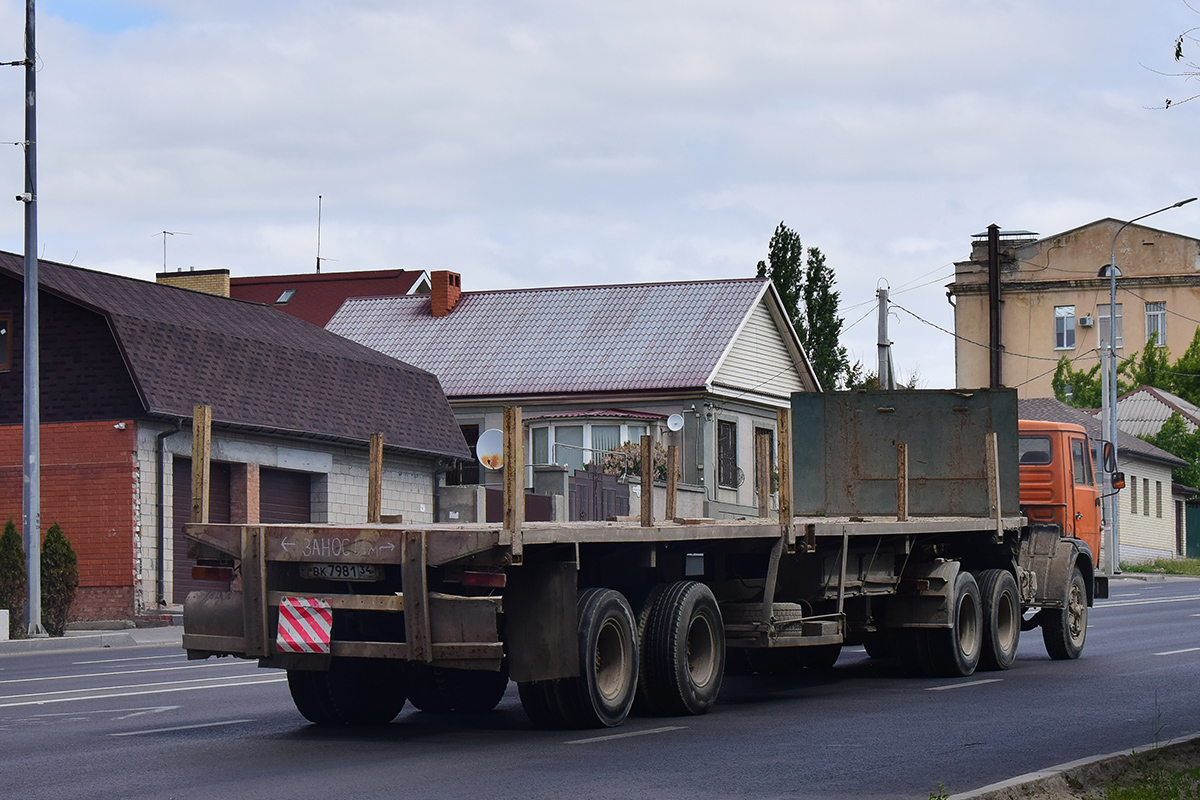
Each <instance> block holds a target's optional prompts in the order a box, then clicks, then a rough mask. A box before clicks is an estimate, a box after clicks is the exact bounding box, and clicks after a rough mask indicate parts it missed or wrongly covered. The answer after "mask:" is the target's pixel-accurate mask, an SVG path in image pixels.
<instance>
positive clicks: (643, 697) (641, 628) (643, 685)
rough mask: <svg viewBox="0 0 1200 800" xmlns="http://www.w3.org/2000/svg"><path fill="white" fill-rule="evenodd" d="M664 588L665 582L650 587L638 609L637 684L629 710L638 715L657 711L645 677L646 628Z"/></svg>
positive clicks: (665, 588) (665, 587)
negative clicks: (631, 706)
mask: <svg viewBox="0 0 1200 800" xmlns="http://www.w3.org/2000/svg"><path fill="white" fill-rule="evenodd" d="M666 590H667V584H665V583H660V584H658V585H657V586H655V587H654V588H652V589H651V590H650V592H649V593H648V594H647V595H646V597H645V598H644V599H643V600H642V603H641V605H640V607H639V609H638V685H637V693H636V695H635V696H634V699H633V709H632V711H631V712H630V713H632V714H636V715H638V716H650V715H653V714H657V713H658V710H657V709H656V708H655V705H654V700H653V699H652V698H651V697H650V688H649V684H648V682H647V679H646V675H647V674H648V673H647V669H648V668H647V666H646V653H647V652H648V651H649V648H648V647H647V646H646V630H647V628H648V627H649V626H650V613H651V612H652V611H653V610H654V604H655V603H656V602H658V598H659V597H661V596H662V593H663V592H665V591H666Z"/></svg>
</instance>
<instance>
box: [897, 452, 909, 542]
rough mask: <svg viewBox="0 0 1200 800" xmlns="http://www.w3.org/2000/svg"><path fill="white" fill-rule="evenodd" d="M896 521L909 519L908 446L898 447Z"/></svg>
mask: <svg viewBox="0 0 1200 800" xmlns="http://www.w3.org/2000/svg"><path fill="white" fill-rule="evenodd" d="M896 519H897V520H899V521H900V522H904V521H905V520H907V519H908V444H907V443H905V442H900V443H899V444H898V445H896Z"/></svg>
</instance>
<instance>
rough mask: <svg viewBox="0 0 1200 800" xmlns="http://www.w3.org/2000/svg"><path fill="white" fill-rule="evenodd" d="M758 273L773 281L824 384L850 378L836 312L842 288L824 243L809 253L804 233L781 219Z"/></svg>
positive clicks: (843, 382) (831, 386) (830, 385)
mask: <svg viewBox="0 0 1200 800" xmlns="http://www.w3.org/2000/svg"><path fill="white" fill-rule="evenodd" d="M806 255H807V260H806V259H805V256H806ZM758 277H760V278H770V279H771V282H772V283H774V284H775V290H776V291H777V292H779V299H780V300H781V301H782V303H783V310H784V313H785V314H787V316H788V319H789V320H790V321H791V323H792V326H793V327H794V328H795V329H796V335H797V336H799V337H800V343H801V344H803V345H804V350H805V352H806V353H808V358H809V361H811V362H812V366H813V371H814V372H815V373H816V375H817V380H818V381H819V382H820V384H821V387H822V388H824V389H835V388H838V387H839V386H845V385H846V384H847V383H848V382H850V381H851V380H852V378H853V376H852V375H851V370H850V359H849V357H848V356H847V354H846V348H845V347H843V346H842V345H841V344H840V343H839V337H840V336H841V333H842V325H843V320H842V318H841V317H839V316H838V313H837V309H838V300H839V294H838V292H837V291H836V290H835V289H834V284H835V280H834V275H833V269H832V268H830V266H829V265H828V263H826V261H825V254H824V253H822V252H821V250H820V248H817V247H810V248H809V249H808V252H807V254H806V253H805V250H804V247H803V245H802V243H801V241H800V234H798V233H796V232H795V231H794V230H792V229H791V228H789V227H788V226H787V225H786V224H784V223H783V222H780V223H779V225H778V227H776V228H775V233H774V235H772V236H771V241H770V244H769V245H768V250H767V259H766V260H765V261H760V262H758Z"/></svg>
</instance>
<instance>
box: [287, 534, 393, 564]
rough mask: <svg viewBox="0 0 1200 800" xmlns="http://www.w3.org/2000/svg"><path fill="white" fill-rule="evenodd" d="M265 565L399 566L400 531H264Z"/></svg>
mask: <svg viewBox="0 0 1200 800" xmlns="http://www.w3.org/2000/svg"><path fill="white" fill-rule="evenodd" d="M264 532H265V533H264V535H265V539H266V545H265V547H266V557H267V560H268V561H307V562H328V563H346V564H399V563H401V561H402V558H403V556H402V550H403V547H404V531H402V530H398V529H392V530H388V529H386V528H346V527H337V528H324V527H299V526H287V527H284V526H280V527H271V528H265V529H264Z"/></svg>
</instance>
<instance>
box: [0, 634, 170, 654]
mask: <svg viewBox="0 0 1200 800" xmlns="http://www.w3.org/2000/svg"><path fill="white" fill-rule="evenodd" d="M182 643H183V629H182V628H178V627H165V628H139V629H134V630H125V631H105V632H102V633H100V632H97V633H94V634H91V633H89V634H85V635H75V634H72V635H69V636H56V637H50V638H46V639H9V640H7V641H0V657H3V656H7V655H19V654H24V653H55V652H70V651H72V650H103V649H108V648H118V649H119V648H125V647H141V646H146V645H163V644H167V645H169V644H174V645H180V646H181V645H182Z"/></svg>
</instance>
